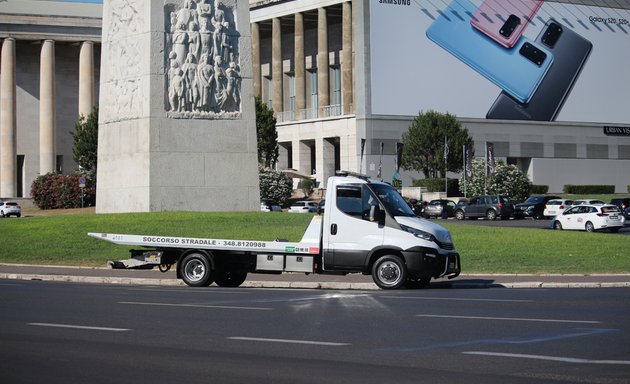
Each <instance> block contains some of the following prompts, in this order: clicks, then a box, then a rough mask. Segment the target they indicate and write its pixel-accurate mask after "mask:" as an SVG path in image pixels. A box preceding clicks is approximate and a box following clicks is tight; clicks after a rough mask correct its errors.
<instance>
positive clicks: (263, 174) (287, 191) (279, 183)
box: [258, 166, 293, 206]
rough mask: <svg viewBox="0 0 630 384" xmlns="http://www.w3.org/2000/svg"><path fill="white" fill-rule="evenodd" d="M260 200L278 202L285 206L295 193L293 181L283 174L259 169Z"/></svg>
mask: <svg viewBox="0 0 630 384" xmlns="http://www.w3.org/2000/svg"><path fill="white" fill-rule="evenodd" d="M258 179H259V183H260V198H261V199H270V200H273V201H277V202H278V204H280V205H281V206H282V205H284V204H285V203H286V202H287V200H289V198H290V197H291V194H292V193H293V181H292V180H291V178H290V177H289V176H287V175H285V174H284V173H282V172H278V171H275V170H273V169H269V168H263V167H260V166H259V167H258Z"/></svg>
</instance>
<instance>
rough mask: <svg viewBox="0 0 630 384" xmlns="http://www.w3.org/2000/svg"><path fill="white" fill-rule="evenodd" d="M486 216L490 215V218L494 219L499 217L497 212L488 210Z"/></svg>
mask: <svg viewBox="0 0 630 384" xmlns="http://www.w3.org/2000/svg"><path fill="white" fill-rule="evenodd" d="M486 216H487V217H488V220H494V219H496V218H497V214H496V213H495V212H494V211H488V213H487V214H486Z"/></svg>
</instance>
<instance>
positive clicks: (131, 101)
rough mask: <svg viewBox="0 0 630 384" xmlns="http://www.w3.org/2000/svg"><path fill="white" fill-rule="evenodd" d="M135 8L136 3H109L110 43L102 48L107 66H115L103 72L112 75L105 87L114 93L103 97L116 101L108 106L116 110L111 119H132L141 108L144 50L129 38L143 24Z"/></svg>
mask: <svg viewBox="0 0 630 384" xmlns="http://www.w3.org/2000/svg"><path fill="white" fill-rule="evenodd" d="M138 6H139V4H138V2H133V1H128V0H112V5H111V9H112V14H111V16H110V17H111V20H110V21H109V31H108V36H109V43H108V44H106V45H105V47H104V48H105V50H106V54H107V58H106V62H108V63H116V65H107V66H106V68H105V70H106V71H110V72H113V73H110V74H109V75H108V76H107V78H109V79H111V83H110V84H107V85H106V86H107V87H113V89H111V90H109V91H106V92H105V95H104V96H105V97H108V95H116V96H110V97H115V98H116V103H111V105H115V106H116V108H117V110H116V111H114V113H115V114H114V116H117V117H118V118H129V117H133V116H135V115H136V114H137V111H138V110H140V109H141V108H142V106H141V104H142V97H141V95H140V78H141V76H142V73H141V68H142V66H141V59H142V56H143V54H142V53H143V50H142V46H141V42H140V41H138V40H136V39H133V38H129V36H134V35H137V34H138V33H140V26H141V24H142V22H143V20H142V17H141V16H142V12H141V9H138ZM121 60H122V61H121ZM107 104H108V105H109V104H110V103H107Z"/></svg>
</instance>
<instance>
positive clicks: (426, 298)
mask: <svg viewBox="0 0 630 384" xmlns="http://www.w3.org/2000/svg"><path fill="white" fill-rule="evenodd" d="M381 297H382V298H384V299H409V300H439V301H488V302H498V303H533V302H534V300H508V299H462V298H457V297H414V296H381Z"/></svg>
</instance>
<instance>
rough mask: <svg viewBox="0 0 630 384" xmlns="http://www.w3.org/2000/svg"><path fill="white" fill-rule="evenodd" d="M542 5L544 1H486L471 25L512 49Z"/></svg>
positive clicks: (471, 20) (472, 19) (476, 13)
mask: <svg viewBox="0 0 630 384" xmlns="http://www.w3.org/2000/svg"><path fill="white" fill-rule="evenodd" d="M542 4H543V1H542V0H485V1H484V2H483V3H482V4H481V5H480V6H479V8H477V11H476V12H475V14H474V15H473V17H472V18H471V19H470V23H471V24H472V25H473V27H475V28H477V29H478V30H479V31H481V32H483V33H484V34H485V35H487V36H488V37H490V38H491V39H492V40H494V41H496V42H497V43H499V44H501V45H502V46H504V47H506V48H512V47H513V46H514V45H515V44H516V42H517V41H518V38H519V37H521V34H523V31H524V30H525V27H527V24H528V23H529V22H530V20H531V19H532V18H533V17H534V15H535V14H536V12H538V9H540V7H541V6H542Z"/></svg>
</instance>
